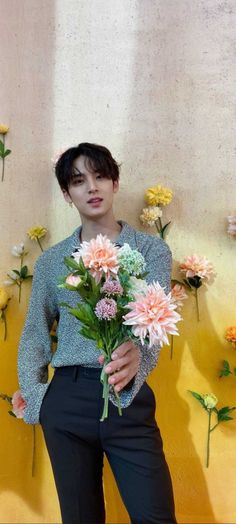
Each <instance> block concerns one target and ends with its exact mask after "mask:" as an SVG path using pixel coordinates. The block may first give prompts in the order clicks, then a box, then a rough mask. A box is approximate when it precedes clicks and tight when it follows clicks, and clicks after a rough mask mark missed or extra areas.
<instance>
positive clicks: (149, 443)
mask: <svg viewBox="0 0 236 524" xmlns="http://www.w3.org/2000/svg"><path fill="white" fill-rule="evenodd" d="M99 377H100V370H98V369H95V368H91V369H90V368H83V367H79V366H69V367H61V368H57V369H56V371H55V374H54V377H53V379H52V382H51V384H50V385H49V388H48V390H47V393H46V395H45V397H44V399H43V403H42V407H41V411H40V423H41V425H42V429H43V433H44V437H45V441H46V445H47V449H48V453H49V456H50V460H51V464H52V469H53V474H54V478H55V483H56V488H57V492H58V497H59V502H60V508H61V514H62V522H63V523H64V524H96V523H104V522H105V507H104V498H103V482H102V470H103V456H104V453H105V454H106V456H107V458H108V461H109V463H110V466H111V469H112V471H113V474H114V476H115V479H116V482H117V485H118V488H119V491H120V494H121V496H122V499H123V501H124V504H125V506H126V509H127V511H128V513H129V516H130V519H131V522H132V523H133V524H141V523H142V524H149V523H153V524H163V523H165V524H174V523H176V520H175V515H174V501H173V493H172V485H171V478H170V474H169V470H168V466H167V464H166V461H165V457H164V453H163V448H162V439H161V436H160V432H159V429H158V427H157V424H156V422H155V397H154V394H153V392H152V390H151V388H150V387H149V386H148V385H147V384H146V383H144V384H143V386H142V387H141V389H140V391H139V392H138V394H137V395H136V397H135V399H134V400H133V402H132V404H131V406H129V407H128V408H125V409H123V414H122V416H119V414H118V410H117V408H116V407H115V406H113V404H112V403H111V402H109V417H108V419H106V420H105V421H104V422H100V420H99V419H100V417H101V413H102V408H103V399H102V386H101V383H100V380H99ZM108 503H109V502H108Z"/></svg>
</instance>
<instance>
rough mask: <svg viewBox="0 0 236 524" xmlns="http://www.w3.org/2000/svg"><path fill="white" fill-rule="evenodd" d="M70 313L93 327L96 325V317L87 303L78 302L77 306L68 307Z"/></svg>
mask: <svg viewBox="0 0 236 524" xmlns="http://www.w3.org/2000/svg"><path fill="white" fill-rule="evenodd" d="M70 314H71V315H73V316H74V317H76V318H78V320H80V321H81V322H85V323H86V324H87V325H91V326H93V327H94V324H95V325H96V317H95V315H94V313H93V310H92V308H91V307H90V306H89V304H78V305H77V308H70Z"/></svg>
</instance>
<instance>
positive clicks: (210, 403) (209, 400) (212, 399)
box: [203, 393, 218, 409]
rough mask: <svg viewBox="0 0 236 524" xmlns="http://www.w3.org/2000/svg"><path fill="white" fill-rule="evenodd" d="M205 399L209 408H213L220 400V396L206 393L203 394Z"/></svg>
mask: <svg viewBox="0 0 236 524" xmlns="http://www.w3.org/2000/svg"><path fill="white" fill-rule="evenodd" d="M203 400H204V404H205V406H206V408H207V409H213V408H214V407H215V406H216V404H217V402H218V398H217V397H216V396H215V395H213V393H206V395H203Z"/></svg>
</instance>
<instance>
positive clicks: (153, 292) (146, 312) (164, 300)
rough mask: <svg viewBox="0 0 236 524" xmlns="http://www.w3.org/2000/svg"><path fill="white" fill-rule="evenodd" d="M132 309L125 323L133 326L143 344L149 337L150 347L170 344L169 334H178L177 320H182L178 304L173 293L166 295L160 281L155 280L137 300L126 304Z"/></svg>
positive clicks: (138, 295)
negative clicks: (177, 310) (178, 311)
mask: <svg viewBox="0 0 236 524" xmlns="http://www.w3.org/2000/svg"><path fill="white" fill-rule="evenodd" d="M126 307H127V308H129V309H131V311H130V312H129V313H127V315H125V316H124V317H123V318H124V320H125V321H124V324H125V325H128V326H132V331H133V333H134V335H135V336H136V337H140V339H141V342H142V344H144V343H145V338H146V337H148V339H149V348H150V347H152V346H153V345H154V344H159V345H160V346H161V347H162V346H163V344H169V341H168V337H167V334H168V333H170V334H171V335H178V332H177V328H176V326H175V324H176V322H178V321H179V320H181V317H180V315H179V314H178V313H177V312H176V311H174V310H175V309H176V305H175V304H173V302H172V300H171V293H169V295H166V294H165V292H164V289H163V288H162V287H161V286H160V284H159V283H158V282H153V283H152V284H150V285H149V286H148V288H147V292H146V294H145V295H143V294H142V295H141V294H136V295H135V301H133V302H129V304H127V306H126Z"/></svg>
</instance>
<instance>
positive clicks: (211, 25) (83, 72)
mask: <svg viewBox="0 0 236 524" xmlns="http://www.w3.org/2000/svg"><path fill="white" fill-rule="evenodd" d="M0 7H1V18H0V34H1V53H0V74H1V82H0V122H4V123H6V124H8V125H9V126H10V131H9V133H8V135H7V137H6V141H7V145H8V146H9V147H10V148H11V149H12V154H11V155H10V156H9V157H8V158H7V159H6V173H5V180H4V182H3V183H0V223H1V250H0V279H1V281H3V280H4V278H5V273H6V271H7V270H8V269H10V268H13V267H15V265H16V262H17V261H16V260H15V259H13V257H12V255H11V253H10V250H11V247H12V245H13V244H16V243H18V242H20V241H24V240H26V231H27V229H28V228H29V227H31V226H33V225H35V224H42V225H44V226H46V227H48V229H49V231H50V234H49V235H48V237H47V238H46V239H45V242H44V245H45V247H46V246H49V245H51V244H53V243H55V242H57V241H59V240H61V239H62V238H64V237H65V236H67V235H69V234H70V233H71V231H72V230H73V229H74V228H75V227H76V226H77V224H78V223H79V219H78V216H77V214H76V212H75V210H71V209H70V208H69V206H68V205H66V203H65V202H64V200H63V199H62V197H61V194H60V191H59V189H58V187H57V185H56V182H55V180H54V174H53V170H52V163H51V158H52V156H53V155H54V153H55V151H56V150H58V149H59V148H60V147H63V146H67V145H72V144H75V143H78V142H80V141H90V142H97V143H101V144H104V145H106V146H107V147H109V148H110V149H111V151H112V152H113V154H114V156H115V157H116V158H117V160H118V161H119V162H122V177H121V188H120V192H119V194H118V195H117V198H116V203H115V209H116V215H117V218H123V219H125V220H127V221H128V222H129V223H130V224H131V225H134V226H136V227H137V228H139V229H142V226H141V225H140V222H139V214H140V211H141V209H142V207H143V205H144V202H143V193H144V190H145V189H146V188H147V187H148V186H151V185H155V184H157V183H161V184H163V185H164V186H167V187H170V188H171V189H172V190H173V191H174V199H173V201H172V203H171V204H170V205H169V206H168V208H166V209H165V211H164V219H166V221H167V220H169V219H171V220H172V225H171V228H170V230H169V234H168V236H167V242H168V244H169V245H170V247H171V249H172V252H173V257H174V269H173V275H174V276H178V271H177V266H178V262H179V261H182V259H183V257H184V256H186V255H188V254H192V253H197V254H199V255H205V256H207V258H209V259H210V260H211V262H212V263H213V265H214V267H215V271H216V277H215V279H214V281H213V282H212V283H211V284H210V285H209V287H208V289H206V288H205V289H201V290H200V293H199V300H200V312H201V322H200V323H197V321H196V315H195V313H196V312H195V304H194V300H193V299H192V298H190V299H189V300H188V303H186V304H185V306H184V310H183V316H184V322H182V323H181V325H180V332H181V336H180V337H179V338H178V339H176V340H175V348H174V358H173V360H172V361H171V360H170V356H169V348H168V347H165V348H164V349H163V351H162V354H161V358H160V361H159V365H158V367H157V369H156V370H155V371H154V372H153V374H152V376H151V377H150V384H151V385H152V386H153V388H154V390H155V394H156V397H157V420H158V423H159V425H160V428H161V432H162V435H163V440H164V447H165V451H166V456H167V460H168V463H169V465H170V469H171V473H172V478H173V483H174V491H175V498H176V509H177V518H178V521H179V522H181V523H216V522H218V523H222V524H223V523H224V524H225V523H231V524H232V523H235V522H236V510H235V489H236V452H235V435H236V421H235V420H234V421H232V422H230V423H228V425H227V424H225V425H223V424H222V425H221V426H220V427H219V428H217V429H216V431H215V432H214V433H213V434H212V441H211V461H210V467H209V468H208V469H206V468H205V464H204V462H205V449H206V429H207V417H206V414H205V413H204V412H203V410H202V409H201V407H199V405H198V404H197V403H196V401H195V400H194V399H192V397H190V395H189V393H188V392H187V390H188V389H193V390H196V391H199V392H202V393H205V392H208V391H211V392H213V393H215V395H216V396H217V397H218V398H219V406H223V405H230V406H232V405H234V404H235V387H236V381H235V377H233V376H231V377H229V378H227V379H226V378H224V379H221V380H219V378H218V374H219V369H220V367H221V363H222V360H223V359H224V358H226V359H228V360H230V361H232V363H234V365H236V362H235V356H234V354H233V352H232V350H231V348H230V346H229V345H228V344H227V343H226V342H225V341H224V331H225V328H226V327H227V326H229V325H231V324H235V269H234V264H235V248H236V243H235V241H234V240H233V239H232V238H229V237H228V236H227V232H226V231H227V222H226V216H227V215H228V214H229V213H230V212H232V211H234V210H235V207H236V204H235V200H236V188H235V186H236V184H235V167H236V147H235V131H236V129H235V127H236V124H235V103H236V68H235V49H236V30H235V27H236V4H235V2H234V1H233V0H198V1H196V0H178V1H176V0H160V1H153V0H131V1H130V2H127V1H126V0H112V1H108V0H87V1H85V0H79V1H78V0H66V1H65V0H55V1H53V0H21V1H19V0H0ZM151 232H153V234H155V231H154V229H153V230H151ZM26 243H27V247H28V248H29V251H30V252H29V255H28V258H27V260H26V262H27V263H28V265H29V267H30V268H33V264H34V261H35V260H36V258H37V256H38V255H39V249H38V247H37V245H36V244H33V243H32V242H30V241H29V239H28V240H26ZM29 291H30V286H29V285H28V284H27V285H25V287H24V291H23V298H22V303H21V304H20V305H19V304H18V303H17V293H16V290H15V289H13V288H12V289H11V294H12V295H13V298H12V300H11V302H10V304H9V308H8V323H9V336H8V339H7V341H6V342H5V343H3V342H2V336H1V335H2V331H0V337H1V342H0V391H4V392H6V393H8V394H11V393H12V392H13V391H15V390H16V389H17V378H16V354H17V343H18V339H19V336H20V332H21V329H22V324H23V321H24V316H25V310H26V305H27V298H28V295H29ZM1 329H2V326H1V325H0V330H1ZM233 361H234V362H233ZM0 416H1V447H0V488H1V494H0V507H1V510H0V522H2V523H6V522H11V523H13V522H14V523H27V522H32V523H33V522H34V523H39V522H42V523H49V522H50V523H54V522H59V520H60V516H59V515H60V514H59V508H58V503H57V497H56V493H55V488H54V482H53V478H52V474H51V469H50V464H49V459H48V457H47V454H46V450H45V446H44V444H43V438H42V433H41V428H40V427H39V426H38V427H37V428H36V430H37V431H36V476H35V477H34V478H31V472H30V467H31V446H32V428H31V427H30V426H26V425H25V424H24V423H23V422H22V421H20V420H15V419H13V418H12V417H9V415H8V414H7V407H6V406H5V405H4V403H3V402H2V403H1V405H0ZM235 418H236V417H235ZM105 491H106V499H107V503H108V504H107V506H108V509H107V522H109V523H112V522H113V523H118V522H120V523H121V522H123V523H124V522H128V516H127V514H126V512H125V509H124V508H123V506H122V503H121V500H120V498H119V495H118V492H117V489H116V486H115V483H114V482H113V480H112V476H111V473H110V471H109V468H108V465H107V464H106V467H105Z"/></svg>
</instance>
